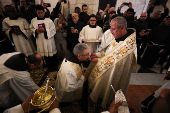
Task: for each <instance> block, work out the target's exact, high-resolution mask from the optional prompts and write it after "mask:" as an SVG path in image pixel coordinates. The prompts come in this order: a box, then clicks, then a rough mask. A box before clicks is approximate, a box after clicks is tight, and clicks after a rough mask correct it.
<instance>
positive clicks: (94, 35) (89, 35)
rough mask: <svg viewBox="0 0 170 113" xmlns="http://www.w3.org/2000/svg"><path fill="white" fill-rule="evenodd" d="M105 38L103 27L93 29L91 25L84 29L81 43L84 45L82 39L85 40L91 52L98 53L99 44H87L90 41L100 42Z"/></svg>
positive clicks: (80, 37) (81, 33)
mask: <svg viewBox="0 0 170 113" xmlns="http://www.w3.org/2000/svg"><path fill="white" fill-rule="evenodd" d="M102 36H103V30H102V28H101V27H99V26H97V27H96V28H92V27H90V26H89V25H86V26H85V27H83V29H82V30H81V32H80V34H79V39H78V40H79V42H80V43H82V39H85V43H86V44H87V45H88V46H89V50H90V51H91V52H93V53H95V52H96V51H97V46H98V45H99V42H86V41H88V40H89V41H90V40H100V39H101V38H102Z"/></svg>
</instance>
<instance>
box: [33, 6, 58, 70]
mask: <svg viewBox="0 0 170 113" xmlns="http://www.w3.org/2000/svg"><path fill="white" fill-rule="evenodd" d="M36 13H37V15H38V17H35V18H33V19H32V20H31V24H30V29H31V30H32V33H33V35H34V37H35V38H36V44H37V53H38V54H40V55H41V56H44V58H45V61H46V65H47V66H48V67H53V66H55V65H56V64H58V62H57V61H56V60H57V56H56V53H57V50H56V45H55V40H54V35H55V33H56V29H55V25H54V23H53V21H52V20H51V19H49V18H45V11H44V8H43V6H41V5H36Z"/></svg>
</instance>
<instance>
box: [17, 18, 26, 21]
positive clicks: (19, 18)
mask: <svg viewBox="0 0 170 113" xmlns="http://www.w3.org/2000/svg"><path fill="white" fill-rule="evenodd" d="M18 20H24V21H27V20H26V19H25V18H22V17H19V18H18Z"/></svg>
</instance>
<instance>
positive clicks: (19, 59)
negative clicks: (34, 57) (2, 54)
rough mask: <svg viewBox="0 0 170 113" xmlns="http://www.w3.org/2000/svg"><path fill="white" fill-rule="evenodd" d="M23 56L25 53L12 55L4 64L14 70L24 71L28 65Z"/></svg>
mask: <svg viewBox="0 0 170 113" xmlns="http://www.w3.org/2000/svg"><path fill="white" fill-rule="evenodd" d="M25 58H26V55H25V54H23V53H20V54H16V55H13V56H11V57H10V58H8V59H7V60H6V61H5V63H4V66H6V67H8V68H10V69H12V70H16V71H26V70H28V68H29V67H28V65H27V63H26V60H25Z"/></svg>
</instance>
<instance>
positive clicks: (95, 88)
mask: <svg viewBox="0 0 170 113" xmlns="http://www.w3.org/2000/svg"><path fill="white" fill-rule="evenodd" d="M126 26H127V22H126V20H125V18H124V17H116V18H115V19H113V20H112V21H111V33H112V35H113V37H114V39H113V40H112V39H111V35H110V33H109V31H106V32H105V33H106V35H104V37H105V36H107V37H110V39H109V40H111V41H106V40H107V39H106V38H105V39H106V40H105V41H104V42H107V43H109V44H101V46H102V45H103V47H101V51H103V50H104V52H103V53H102V52H101V53H96V54H95V53H93V54H92V55H93V57H94V58H92V60H91V62H97V63H95V64H94V63H93V64H90V66H91V67H92V66H94V68H93V70H92V71H91V67H89V68H88V69H87V72H86V76H89V77H88V82H89V88H90V89H92V92H91V94H90V98H91V99H92V100H93V101H94V102H97V99H98V98H102V99H103V101H102V106H103V107H105V106H106V105H107V104H109V103H110V102H111V101H112V100H113V99H114V97H115V94H114V92H113V90H112V89H111V85H113V87H114V89H115V90H116V91H117V90H120V89H121V90H122V91H123V93H124V94H125V95H126V92H127V89H128V85H129V81H130V76H131V72H132V70H133V71H135V68H136V34H135V31H134V29H127V30H126ZM107 33H108V34H107ZM103 39H104V38H103ZM103 39H102V43H103ZM103 55H105V56H103ZM97 57H102V58H101V59H99V58H97Z"/></svg>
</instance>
